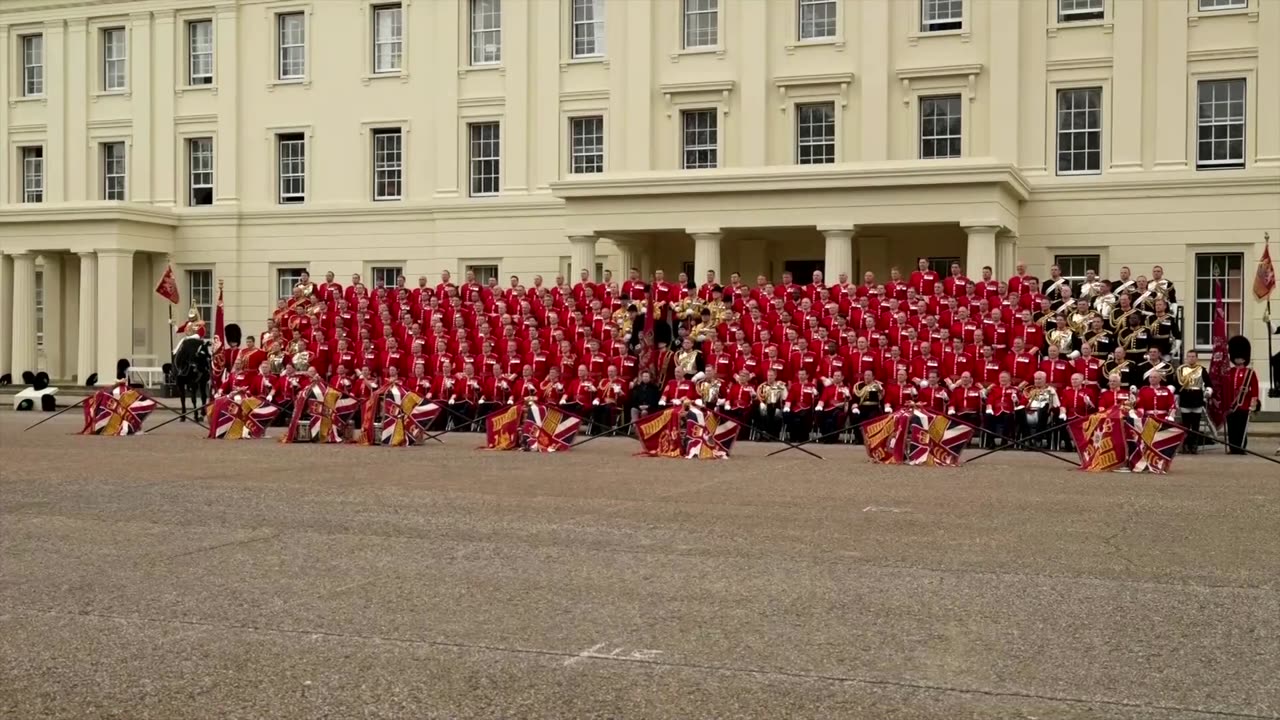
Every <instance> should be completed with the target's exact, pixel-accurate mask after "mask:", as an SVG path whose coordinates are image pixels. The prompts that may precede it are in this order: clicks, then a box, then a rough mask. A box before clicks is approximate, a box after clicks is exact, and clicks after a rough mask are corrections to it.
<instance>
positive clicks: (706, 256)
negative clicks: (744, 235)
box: [688, 229, 724, 285]
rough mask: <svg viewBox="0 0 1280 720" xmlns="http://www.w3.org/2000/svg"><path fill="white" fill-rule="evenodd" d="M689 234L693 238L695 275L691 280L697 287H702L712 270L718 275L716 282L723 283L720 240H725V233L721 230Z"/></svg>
mask: <svg viewBox="0 0 1280 720" xmlns="http://www.w3.org/2000/svg"><path fill="white" fill-rule="evenodd" d="M688 232H689V236H690V237H692V238H693V275H694V276H693V277H691V278H689V279H690V280H692V281H693V283H694V284H695V285H701V284H702V283H704V282H706V281H707V271H708V270H712V271H714V272H715V274H716V282H718V283H723V282H724V278H723V277H721V276H720V240H721V239H723V238H724V233H722V232H720V230H719V229H716V230H690V231H688Z"/></svg>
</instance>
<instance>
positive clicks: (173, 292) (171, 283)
mask: <svg viewBox="0 0 1280 720" xmlns="http://www.w3.org/2000/svg"><path fill="white" fill-rule="evenodd" d="M156 294H157V295H159V296H160V297H162V298H164V299H165V300H168V301H169V302H171V303H173V304H174V305H177V304H178V303H179V302H180V298H179V297H178V281H177V280H174V279H173V266H172V265H170V266H168V267H166V268H165V269H164V277H162V278H160V284H159V285H156Z"/></svg>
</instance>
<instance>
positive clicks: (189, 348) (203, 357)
mask: <svg viewBox="0 0 1280 720" xmlns="http://www.w3.org/2000/svg"><path fill="white" fill-rule="evenodd" d="M212 364H213V360H212V356H211V355H210V353H209V344H208V343H207V342H205V341H204V340H201V339H200V338H197V337H193V336H188V337H186V338H183V340H182V343H181V344H179V345H178V351H177V352H175V353H174V355H173V384H174V387H175V389H177V391H178V398H179V399H180V400H181V402H182V412H183V413H184V415H183V417H182V418H181V420H180V421H181V422H186V420H187V418H186V415H185V413H186V412H187V392H188V391H190V393H191V408H192V409H193V410H198V409H200V408H202V407H204V406H205V404H206V403H208V401H209V379H210V377H211V370H210V368H211V366H212ZM198 419H199V418H198V416H197V420H198Z"/></svg>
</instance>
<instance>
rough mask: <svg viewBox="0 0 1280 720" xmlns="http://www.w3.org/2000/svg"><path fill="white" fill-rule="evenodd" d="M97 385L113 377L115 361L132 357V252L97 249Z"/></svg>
mask: <svg viewBox="0 0 1280 720" xmlns="http://www.w3.org/2000/svg"><path fill="white" fill-rule="evenodd" d="M97 301H98V302H97V304H98V384H99V385H110V384H111V383H113V382H115V380H116V361H118V360H119V359H120V358H131V357H132V356H133V251H132V250H114V249H113V250H99V251H98V297H97Z"/></svg>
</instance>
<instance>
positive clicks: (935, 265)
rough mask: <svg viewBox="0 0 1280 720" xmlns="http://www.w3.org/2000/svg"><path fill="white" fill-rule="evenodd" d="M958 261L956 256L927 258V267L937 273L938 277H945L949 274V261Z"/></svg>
mask: <svg viewBox="0 0 1280 720" xmlns="http://www.w3.org/2000/svg"><path fill="white" fill-rule="evenodd" d="M954 262H960V258H958V257H936V258H929V269H930V270H932V271H934V272H936V273H938V277H946V276H948V275H950V274H951V263H954Z"/></svg>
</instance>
